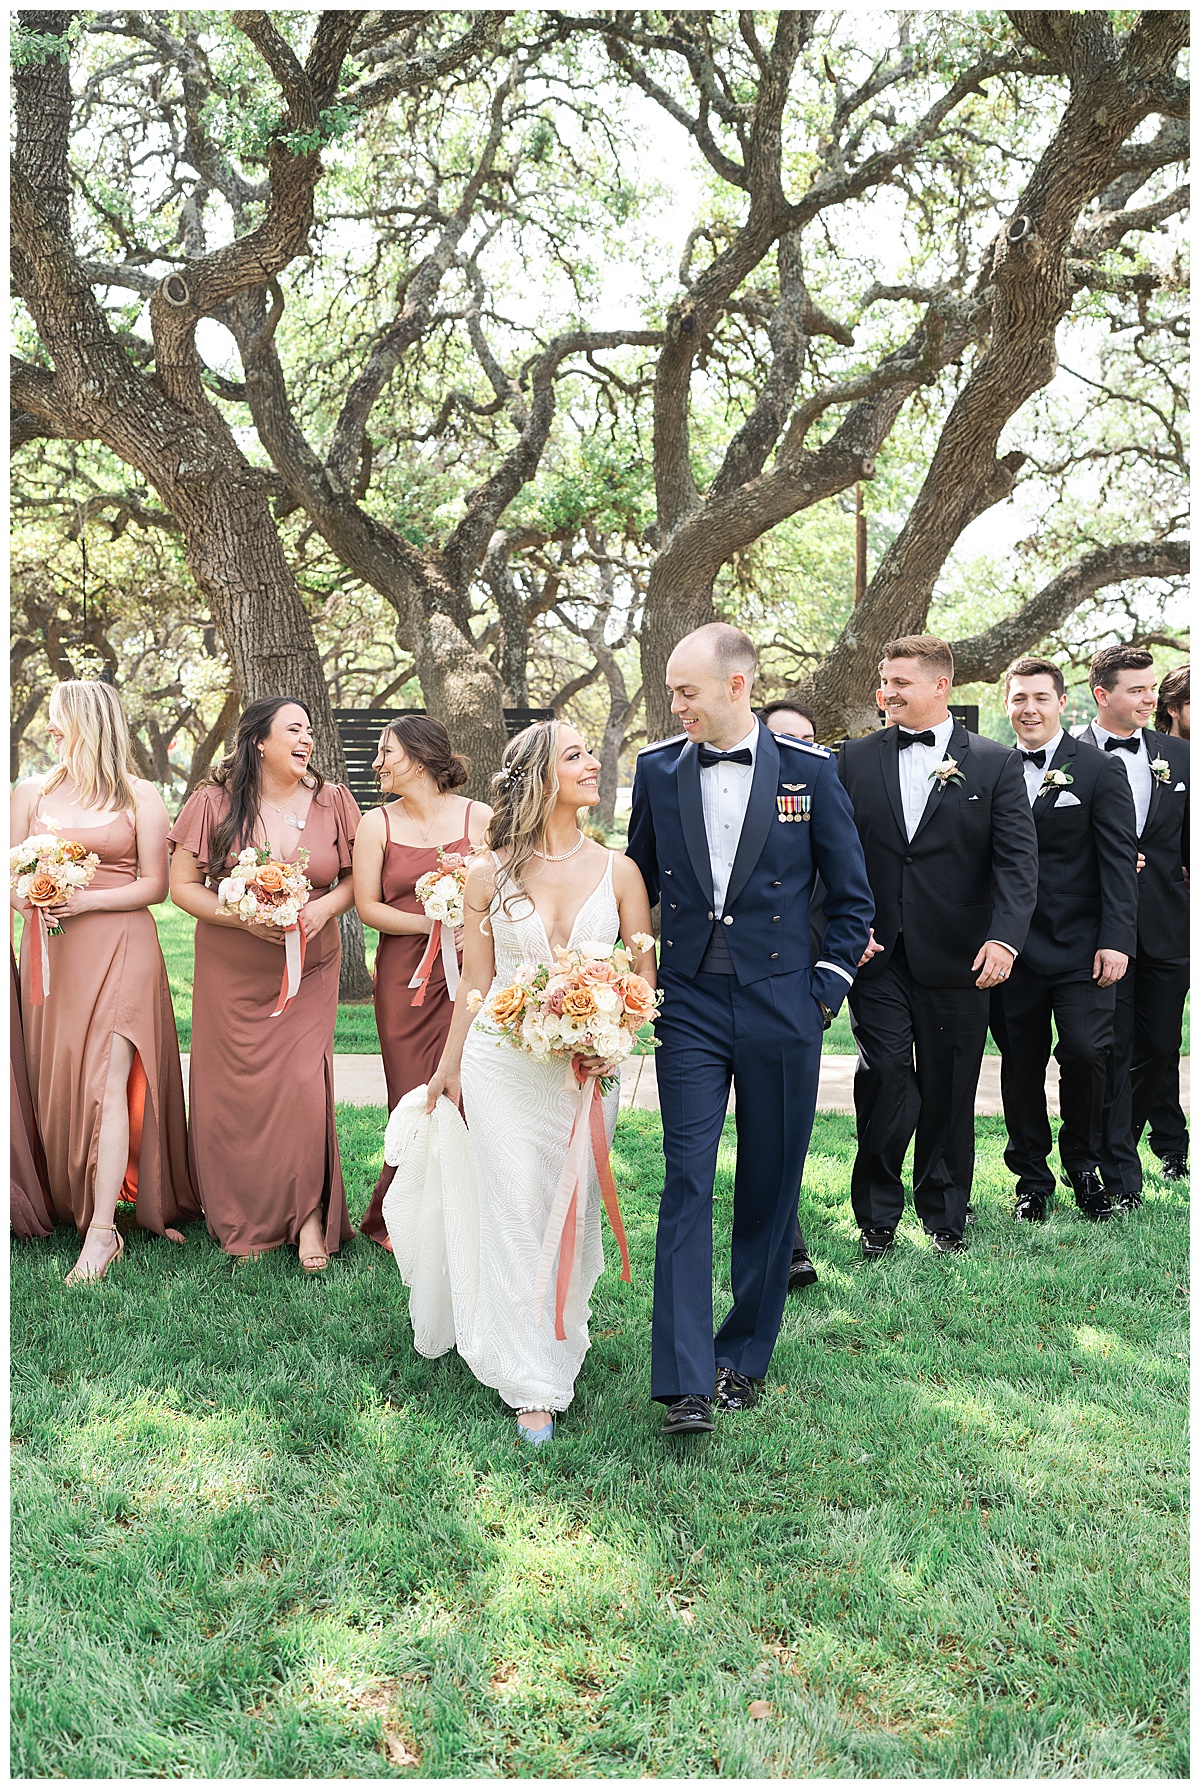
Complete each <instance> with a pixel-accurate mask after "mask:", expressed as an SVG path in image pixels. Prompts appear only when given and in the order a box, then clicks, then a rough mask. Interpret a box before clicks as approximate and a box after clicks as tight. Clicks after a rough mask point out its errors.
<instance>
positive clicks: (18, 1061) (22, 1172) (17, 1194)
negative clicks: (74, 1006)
mask: <svg viewBox="0 0 1200 1789" xmlns="http://www.w3.org/2000/svg"><path fill="white" fill-rule="evenodd" d="M8 960H9V964H10V965H11V976H10V980H11V983H12V1002H11V1007H10V1011H9V1023H8V1221H9V1224H10V1226H11V1228H12V1232H13V1235H14V1236H21V1237H25V1238H27V1239H32V1238H33V1237H35V1236H38V1237H45V1236H49V1235H50V1233H51V1231H52V1230H53V1229H54V1202H53V1200H52V1199H51V1197H50V1187H49V1184H48V1183H47V1180H46V1157H45V1152H44V1151H43V1149H42V1139H41V1138H40V1137H39V1136H38V1129H37V1119H36V1118H35V1117H34V1115H33V1095H32V1093H31V1092H30V1091H29V1071H28V1069H27V1068H26V1065H25V1037H24V1034H23V1032H22V1029H21V983H20V978H19V977H18V975H17V960H16V958H15V957H14V956H13V954H12V948H11V946H10V947H9V952H8Z"/></svg>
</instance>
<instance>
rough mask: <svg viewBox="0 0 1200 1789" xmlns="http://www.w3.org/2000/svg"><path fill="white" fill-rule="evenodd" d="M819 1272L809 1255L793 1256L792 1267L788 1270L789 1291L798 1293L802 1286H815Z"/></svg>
mask: <svg viewBox="0 0 1200 1789" xmlns="http://www.w3.org/2000/svg"><path fill="white" fill-rule="evenodd" d="M816 1283H817V1270H816V1268H815V1267H814V1266H813V1264H812V1262H811V1261H810V1260H809V1258H808V1256H807V1255H793V1256H792V1265H791V1267H790V1268H789V1269H788V1291H789V1292H796V1291H798V1290H799V1289H800V1287H801V1286H815V1285H816Z"/></svg>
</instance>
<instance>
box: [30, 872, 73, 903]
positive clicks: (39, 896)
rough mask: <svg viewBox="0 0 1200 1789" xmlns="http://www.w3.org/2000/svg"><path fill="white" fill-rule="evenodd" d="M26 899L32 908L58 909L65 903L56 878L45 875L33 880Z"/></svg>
mask: <svg viewBox="0 0 1200 1789" xmlns="http://www.w3.org/2000/svg"><path fill="white" fill-rule="evenodd" d="M25 899H26V900H27V901H28V902H29V905H30V906H31V907H56V906H60V905H61V904H62V903H63V901H64V899H65V897H64V896H63V895H62V894H61V893H60V892H59V887H58V883H57V882H56V881H55V880H54V877H53V876H47V875H44V874H43V875H40V876H35V877H34V878H33V881H32V882H31V883H30V884H29V890H28V892H27V894H26V896H25Z"/></svg>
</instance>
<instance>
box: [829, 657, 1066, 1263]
mask: <svg viewBox="0 0 1200 1789" xmlns="http://www.w3.org/2000/svg"><path fill="white" fill-rule="evenodd" d="M879 671H880V679H879V681H880V691H881V696H882V704H883V707H884V708H885V710H886V711H887V713H888V716H889V719H894V720H895V721H896V722H897V724H896V725H895V726H888V727H885V728H883V729H882V730H881V731H880V732H878V733H872V734H869V735H867V737H866V738H863V739H848V740H846V741H845V742H844V744H843V745H842V746H841V748H840V750H839V754H838V768H839V771H840V774H841V777H842V781H843V782H844V783H845V785H846V789H847V792H848V794H849V796H850V800H851V802H852V803H853V806H854V820H855V825H856V826H857V828H858V832H859V837H860V838H861V840H862V845H863V854H864V856H865V858H866V863H867V873H868V875H869V877H870V881H871V889H872V893H873V894H874V897H875V926H874V931H875V941H876V944H877V946H878V947H879V950H878V954H875V955H872V956H870V957H869V960H868V959H864V962H863V965H862V967H861V968H860V970H859V973H858V977H857V979H856V981H855V984H854V987H853V988H852V989H851V991H850V1008H851V1012H852V1013H853V1015H854V1031H855V1036H856V1039H857V1042H858V1052H859V1055H858V1066H857V1069H856V1071H855V1076H854V1104H855V1110H856V1114H857V1120H858V1154H857V1156H856V1157H855V1162H854V1169H853V1173H852V1175H851V1182H850V1195H851V1200H852V1202H853V1206H854V1215H855V1217H856V1218H857V1220H858V1223H859V1227H860V1229H861V1231H862V1250H863V1254H864V1256H865V1257H867V1258H868V1259H871V1258H873V1257H877V1256H880V1255H884V1254H886V1253H887V1252H888V1250H890V1249H891V1248H893V1247H894V1245H895V1235H896V1228H897V1226H898V1224H899V1222H900V1218H901V1216H902V1215H903V1211H904V1185H903V1181H902V1179H901V1168H902V1165H903V1161H904V1153H905V1149H906V1147H907V1144H908V1139H909V1136H910V1135H911V1132H910V1130H909V1128H908V1117H909V1091H910V1085H909V1084H910V1082H911V1080H912V1077H913V1072H914V1056H915V1072H916V1083H917V1091H918V1093H919V1095H920V1112H919V1116H918V1119H917V1133H916V1155H915V1160H914V1164H913V1204H914V1206H915V1207H916V1211H917V1215H918V1217H920V1218H921V1219H922V1221H923V1223H924V1225H925V1228H926V1230H927V1231H928V1232H929V1233H930V1234H931V1235H932V1237H933V1240H934V1247H935V1248H936V1249H938V1250H939V1252H941V1253H943V1254H958V1253H960V1252H961V1251H962V1250H963V1249H964V1248H965V1246H966V1245H965V1243H964V1241H963V1227H964V1224H965V1222H966V1214H967V1201H968V1199H969V1197H970V1192H971V1181H972V1177H973V1173H974V1163H975V1088H976V1084H977V1082H978V1079H979V1067H980V1063H981V1061H982V1059H983V1046H984V1043H985V1041H986V1038H987V1027H988V1003H989V996H990V992H991V989H992V988H994V987H998V986H999V985H1000V984H1001V983H1002V982H1005V981H1007V980H1008V978H1009V975H1010V973H1011V970H1012V965H1013V963H1014V962H1015V961H1016V959H1017V953H1018V952H1019V951H1020V949H1021V947H1022V946H1023V945H1024V943H1025V935H1026V933H1027V931H1028V930H1029V922H1030V919H1031V918H1032V915H1033V909H1034V903H1035V901H1036V898H1037V834H1036V831H1035V829H1034V824H1033V816H1032V815H1031V813H1030V811H1029V799H1028V796H1027V795H1026V791H1025V779H1024V777H1023V775H1022V773H1021V765H1020V762H1019V760H1018V758H1017V755H1016V753H1015V752H1011V751H1009V750H1008V748H1007V747H1006V746H1002V745H997V744H996V743H995V741H994V740H990V739H985V738H983V737H982V736H980V735H979V734H971V733H968V732H967V729H966V728H965V727H963V726H961V725H959V724H958V723H957V722H956V721H955V720H954V719H953V718H952V717H951V715H950V712H949V706H948V704H949V699H950V690H951V687H952V684H953V680H954V659H953V656H952V654H951V651H950V648H949V646H947V644H946V642H945V641H944V640H939V639H936V638H934V636H933V635H931V634H913V635H909V636H906V637H905V638H903V639H899V640H893V641H892V642H891V643H890V644H889V645H888V646H886V647H885V648H884V657H883V662H882V664H881V665H880V667H879Z"/></svg>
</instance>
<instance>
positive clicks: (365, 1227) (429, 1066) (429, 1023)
mask: <svg viewBox="0 0 1200 1789" xmlns="http://www.w3.org/2000/svg"><path fill="white" fill-rule="evenodd" d="M471 807H472V803H471V802H468V803H467V811H466V814H465V816H464V818H463V836H462V838H461V839H456V840H455V841H454V843H453V844H450V845H442V846H441V847H439V846H437V845H398V844H397V843H396V841H395V840H394V839H393V838H392V829H391V825H390V823H389V821H388V813H387V809H386V808H384V810H383V824H384V828H385V831H386V834H387V837H386V840H385V842H384V847H383V873H382V878H381V883H382V887H381V892H382V895H383V899H384V902H385V904H386V905H387V906H389V907H395V909H396V911H397V912H398V913H420V911H421V903H420V901H418V899H417V883H418V882H419V881H420V879H421V877H422V876H425V875H427V874H428V873H429V871H430V870H436V869H437V863H438V850H439V849H441V850H442V851H458V852H460V853H461V854H462V855H463V856H464V857H469V856H470V855H471V853H472V852H473V851H474V849H475V847H474V846H473V845H472V843H471V838H470V831H471ZM428 943H429V935H428V933H426V932H384V933H381V934H380V938H379V948H378V950H377V951H376V952H375V1024H376V1026H377V1028H378V1031H379V1048H380V1050H381V1051H382V1053H383V1073H384V1077H385V1079H386V1081H387V1101H388V1111H389V1112H394V1111H395V1109H396V1107H397V1105H398V1104H399V1102H400V1100H401V1098H402V1097H403V1095H404V1094H406V1093H409V1092H411V1090H412V1089H413V1088H414V1087H420V1086H421V1085H422V1084H423V1083H424V1082H425V1081H428V1079H429V1077H430V1075H432V1073H433V1071H434V1069H435V1068H436V1067H437V1065H438V1063H439V1061H440V1060H441V1055H442V1050H443V1049H444V1047H445V1043H446V1038H447V1035H448V1034H449V1031H450V1021H451V1019H452V1018H453V1017H454V1002H453V1000H452V999H451V998H450V993H449V990H448V989H447V987H446V971H445V969H444V968H443V966H442V959H441V956H440V954H439V955H438V956H436V957H435V958H434V960H433V968H432V970H431V971H430V975H429V985H428V987H427V988H426V990H425V1001H424V1004H423V1005H422V1006H414V1005H413V996H414V993H415V990H414V989H412V988H410V987H409V985H408V984H409V982H410V981H411V980H412V977H413V975H414V974H415V972H416V968H417V964H418V963H419V962H420V961H421V958H422V956H423V955H424V953H425V946H426V945H427V944H428ZM395 1172H396V1170H395V1169H394V1168H389V1167H387V1166H385V1167H384V1170H383V1173H382V1174H381V1175H380V1176H379V1179H378V1181H377V1182H376V1186H375V1191H374V1192H373V1193H372V1195H371V1203H370V1204H369V1205H368V1207H367V1209H366V1213H365V1215H364V1217H363V1221H362V1224H361V1225H360V1226H359V1227H360V1229H361V1230H362V1233H363V1235H364V1236H369V1237H370V1238H371V1239H372V1241H373V1242H379V1243H382V1244H383V1246H384V1248H385V1249H390V1248H391V1246H392V1245H391V1242H390V1240H389V1238H388V1233H387V1225H386V1224H385V1223H384V1221H383V1195H384V1194H385V1193H386V1192H387V1190H388V1188H389V1186H391V1184H392V1176H393V1175H394V1174H395Z"/></svg>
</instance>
